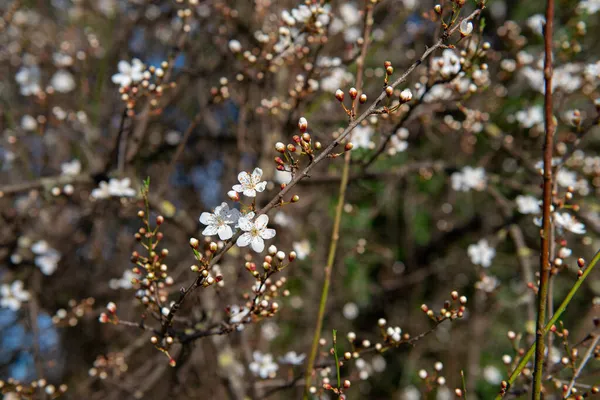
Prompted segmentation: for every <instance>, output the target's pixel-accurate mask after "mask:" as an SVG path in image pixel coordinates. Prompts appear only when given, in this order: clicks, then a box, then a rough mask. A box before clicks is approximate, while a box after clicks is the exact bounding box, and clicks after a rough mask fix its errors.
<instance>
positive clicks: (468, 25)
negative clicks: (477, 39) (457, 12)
mask: <svg viewBox="0 0 600 400" xmlns="http://www.w3.org/2000/svg"><path fill="white" fill-rule="evenodd" d="M458 30H459V31H460V34H461V35H462V36H469V35H470V34H471V33H472V32H473V23H472V22H471V21H468V20H466V19H463V20H462V22H461V23H460V26H459V28H458Z"/></svg>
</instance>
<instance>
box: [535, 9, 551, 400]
mask: <svg viewBox="0 0 600 400" xmlns="http://www.w3.org/2000/svg"><path fill="white" fill-rule="evenodd" d="M553 19H554V0H547V2H546V25H545V28H544V47H545V52H546V54H545V58H544V81H545V94H544V120H545V121H544V122H545V128H546V141H545V143H544V198H543V228H542V254H541V255H540V287H539V292H538V314H537V326H536V334H535V365H534V372H533V393H532V399H534V400H540V399H541V392H542V375H543V369H544V350H545V346H544V334H545V332H544V326H545V323H546V307H547V304H548V286H549V285H548V283H549V280H550V241H551V240H552V237H551V236H552V235H551V230H552V227H551V221H550V218H551V215H550V207H551V206H552V150H553V147H554V121H553V115H552V30H553V24H552V22H553Z"/></svg>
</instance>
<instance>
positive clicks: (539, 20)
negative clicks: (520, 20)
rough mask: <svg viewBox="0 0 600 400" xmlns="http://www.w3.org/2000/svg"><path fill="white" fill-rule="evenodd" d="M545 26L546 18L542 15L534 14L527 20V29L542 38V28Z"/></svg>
mask: <svg viewBox="0 0 600 400" xmlns="http://www.w3.org/2000/svg"><path fill="white" fill-rule="evenodd" d="M545 24H546V18H545V17H544V16H543V15H542V14H535V15H532V16H531V17H529V18H527V26H528V27H529V29H531V30H532V31H534V32H535V33H537V34H538V35H540V36H542V34H543V28H544V25H545Z"/></svg>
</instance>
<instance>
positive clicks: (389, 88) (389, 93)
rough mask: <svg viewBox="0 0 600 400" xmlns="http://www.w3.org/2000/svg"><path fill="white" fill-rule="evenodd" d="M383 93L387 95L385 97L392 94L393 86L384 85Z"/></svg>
mask: <svg viewBox="0 0 600 400" xmlns="http://www.w3.org/2000/svg"><path fill="white" fill-rule="evenodd" d="M385 94H386V95H387V97H391V96H392V95H393V94H394V88H393V87H391V86H388V87H386V88H385Z"/></svg>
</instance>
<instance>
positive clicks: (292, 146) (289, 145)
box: [287, 143, 296, 153]
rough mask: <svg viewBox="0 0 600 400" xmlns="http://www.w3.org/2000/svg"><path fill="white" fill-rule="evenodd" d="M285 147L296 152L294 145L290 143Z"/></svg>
mask: <svg viewBox="0 0 600 400" xmlns="http://www.w3.org/2000/svg"><path fill="white" fill-rule="evenodd" d="M287 149H288V150H289V152H290V153H295V152H296V146H294V145H293V144H291V143H290V144H288V145H287Z"/></svg>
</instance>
